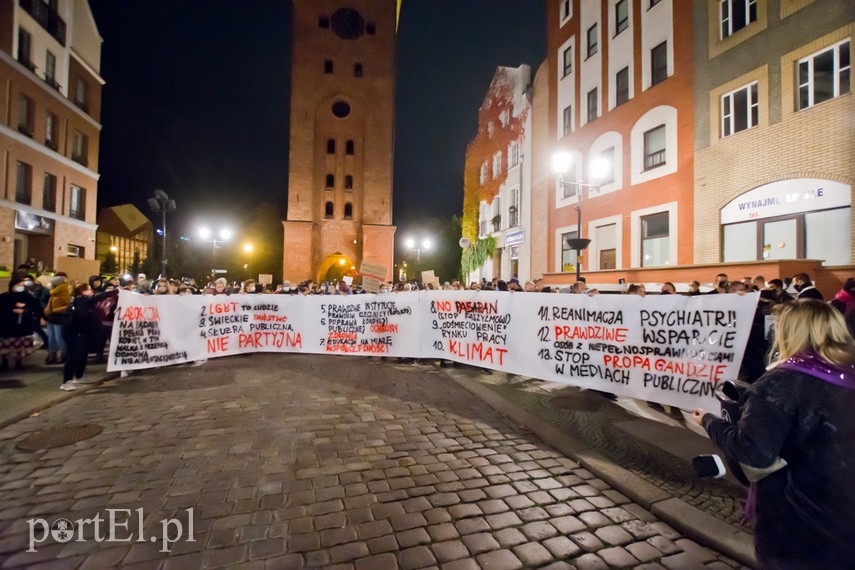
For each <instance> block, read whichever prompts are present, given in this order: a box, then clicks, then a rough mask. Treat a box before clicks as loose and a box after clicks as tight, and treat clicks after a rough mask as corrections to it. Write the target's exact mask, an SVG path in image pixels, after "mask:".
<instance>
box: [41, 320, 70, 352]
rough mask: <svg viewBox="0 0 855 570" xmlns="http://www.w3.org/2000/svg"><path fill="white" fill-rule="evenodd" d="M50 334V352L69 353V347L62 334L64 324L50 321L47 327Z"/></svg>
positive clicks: (48, 334)
mask: <svg viewBox="0 0 855 570" xmlns="http://www.w3.org/2000/svg"><path fill="white" fill-rule="evenodd" d="M45 330H46V331H47V336H48V353H50V354H56V353H57V352H60V353H62V354H68V349H67V348H66V346H65V339H64V338H63V336H62V325H55V324H53V323H48V324H47V326H46V327H45Z"/></svg>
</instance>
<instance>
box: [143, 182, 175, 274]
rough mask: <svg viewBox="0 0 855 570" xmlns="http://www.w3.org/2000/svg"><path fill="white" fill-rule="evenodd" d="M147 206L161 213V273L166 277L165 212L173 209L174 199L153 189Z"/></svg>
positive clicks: (161, 191)
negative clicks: (152, 195) (152, 194)
mask: <svg viewBox="0 0 855 570" xmlns="http://www.w3.org/2000/svg"><path fill="white" fill-rule="evenodd" d="M148 207H149V208H151V211H152V212H161V213H162V214H163V259H162V260H161V262H160V263H161V265H162V266H163V267H162V269H161V273H163V276H164V277H166V212H174V211H175V200H170V199H169V196H167V195H166V192H164V191H163V190H160V189H158V190H155V191H154V198H149V199H148Z"/></svg>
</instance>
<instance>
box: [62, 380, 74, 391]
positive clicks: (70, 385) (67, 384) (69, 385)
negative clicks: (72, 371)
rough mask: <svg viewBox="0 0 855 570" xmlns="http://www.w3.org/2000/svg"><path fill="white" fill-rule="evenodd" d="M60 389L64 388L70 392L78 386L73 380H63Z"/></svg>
mask: <svg viewBox="0 0 855 570" xmlns="http://www.w3.org/2000/svg"><path fill="white" fill-rule="evenodd" d="M59 389H60V390H64V391H66V392H70V391H72V390H77V386H75V385H74V384H73V383H72V382H63V384H62V385H61V386H60V387H59Z"/></svg>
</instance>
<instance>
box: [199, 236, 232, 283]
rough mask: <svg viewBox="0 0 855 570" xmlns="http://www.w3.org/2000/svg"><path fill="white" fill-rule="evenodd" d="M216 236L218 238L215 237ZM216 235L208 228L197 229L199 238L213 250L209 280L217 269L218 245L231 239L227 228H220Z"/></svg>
mask: <svg viewBox="0 0 855 570" xmlns="http://www.w3.org/2000/svg"><path fill="white" fill-rule="evenodd" d="M217 235H218V236H219V237H217ZM217 235H214V233H213V232H211V230H210V229H208V228H204V227H203V228H199V237H201V238H202V239H203V240H205V241H206V242H208V243H211V244H213V245H214V250H213V253H212V255H211V265H212V266H213V267H212V268H211V278H212V279H213V278H214V277H215V272H214V270H215V269H216V268H217V267H216V265H217V250H218V249H220V245H221V244H222V243H224V242H227V241H229V239H230V238H231V237H232V231H231V230H230V229H228V228H221V229H220V231H219V233H218V234H217ZM211 236H214V237H211Z"/></svg>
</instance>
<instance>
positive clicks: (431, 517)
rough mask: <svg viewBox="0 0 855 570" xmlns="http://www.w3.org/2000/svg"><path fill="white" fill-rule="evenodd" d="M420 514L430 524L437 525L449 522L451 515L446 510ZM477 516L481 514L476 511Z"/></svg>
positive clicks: (433, 510)
mask: <svg viewBox="0 0 855 570" xmlns="http://www.w3.org/2000/svg"><path fill="white" fill-rule="evenodd" d="M458 506H459V505H458ZM422 514H423V515H424V516H425V519H427V521H428V522H429V523H430V524H439V523H444V522H449V521H451V514H450V513H449V512H448V511H447V510H446V509H431V510H429V511H425V512H423V513H422ZM478 514H481V512H480V510H479V511H478Z"/></svg>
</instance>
